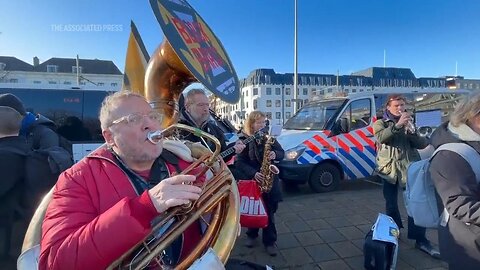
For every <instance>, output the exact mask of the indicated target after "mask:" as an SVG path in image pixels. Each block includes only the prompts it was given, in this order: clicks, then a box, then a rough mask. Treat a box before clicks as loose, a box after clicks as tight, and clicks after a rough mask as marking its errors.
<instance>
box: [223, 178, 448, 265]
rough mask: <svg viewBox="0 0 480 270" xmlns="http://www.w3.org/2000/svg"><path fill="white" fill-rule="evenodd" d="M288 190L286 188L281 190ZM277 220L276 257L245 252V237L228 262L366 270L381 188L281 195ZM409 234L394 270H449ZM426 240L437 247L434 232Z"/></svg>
mask: <svg viewBox="0 0 480 270" xmlns="http://www.w3.org/2000/svg"><path fill="white" fill-rule="evenodd" d="M284 189H286V188H284ZM284 194H285V198H284V201H283V202H281V203H280V206H279V210H278V212H277V214H276V216H275V218H276V225H277V232H278V242H277V246H278V250H279V254H278V255H277V256H276V257H270V256H269V255H268V254H267V253H266V252H265V249H264V247H263V245H262V243H261V238H260V237H259V238H258V239H257V240H258V243H257V244H258V245H257V246H256V247H254V248H247V247H245V246H244V243H245V240H246V236H245V233H244V231H245V230H243V231H242V235H241V236H240V237H239V238H238V239H237V242H236V243H235V248H234V249H233V251H232V254H231V258H236V259H242V260H247V261H250V262H255V263H258V264H261V265H270V266H272V267H273V268H274V269H282V270H283V269H325V270H329V269H332V270H343V269H355V270H356V269H359V270H360V269H364V267H363V252H362V249H363V241H364V237H365V234H366V233H367V232H368V231H369V230H370V228H371V226H372V224H373V223H374V222H375V220H376V218H377V215H378V213H380V212H384V209H385V201H384V199H383V195H382V189H381V186H378V185H375V184H372V183H369V182H366V181H362V180H359V181H354V182H345V183H342V185H341V187H340V189H339V190H338V191H335V192H330V193H313V192H312V191H310V189H309V188H308V186H301V187H299V188H298V189H295V190H294V191H288V190H286V191H285V192H284ZM401 197H402V196H399V206H400V211H401V213H402V217H403V218H404V219H405V221H404V224H407V222H406V217H407V215H406V211H405V207H404V206H403V200H402V198H401ZM406 234H407V230H406V229H402V231H401V234H400V246H399V257H398V262H397V269H398V270H407V269H432V270H433V269H448V267H447V264H446V263H444V262H442V261H441V260H436V259H433V258H431V257H430V256H428V255H427V254H425V253H423V252H421V251H419V250H417V249H415V248H414V244H415V242H414V241H412V240H409V239H407V236H406ZM427 237H428V239H430V240H431V241H432V243H435V244H437V243H438V240H437V232H436V231H435V230H427Z"/></svg>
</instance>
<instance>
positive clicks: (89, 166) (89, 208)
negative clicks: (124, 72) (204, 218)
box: [39, 91, 201, 269]
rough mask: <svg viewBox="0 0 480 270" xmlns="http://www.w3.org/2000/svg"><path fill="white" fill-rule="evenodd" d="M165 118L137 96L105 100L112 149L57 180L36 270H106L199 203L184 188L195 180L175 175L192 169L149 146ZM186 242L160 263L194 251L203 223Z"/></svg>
mask: <svg viewBox="0 0 480 270" xmlns="http://www.w3.org/2000/svg"><path fill="white" fill-rule="evenodd" d="M161 117H162V116H161V114H159V113H158V112H157V111H154V110H153V109H152V108H151V107H150V105H149V104H148V103H147V101H146V100H145V98H144V97H143V96H141V95H139V94H135V93H132V92H128V91H121V92H116V93H114V94H112V95H110V96H108V97H106V98H105V100H104V101H103V103H102V107H101V110H100V123H101V127H102V134H103V136H104V138H105V141H106V145H107V146H106V147H103V148H99V149H97V150H96V151H95V152H93V153H92V154H90V155H89V156H87V157H85V158H84V159H83V160H81V161H80V162H78V163H77V164H75V165H73V166H72V167H71V168H70V169H68V170H66V171H65V172H63V173H62V174H61V175H60V177H59V179H58V182H57V184H56V186H55V188H54V190H53V198H52V200H51V202H50V204H49V206H48V208H47V212H46V216H45V219H44V222H43V225H42V240H41V253H40V262H39V269H105V268H106V267H107V266H109V265H110V264H111V263H112V262H114V261H115V260H116V259H117V258H119V257H120V256H121V255H122V254H124V253H125V252H127V251H128V250H129V249H130V248H131V247H133V246H135V244H137V243H138V242H140V241H141V240H142V239H143V238H144V237H146V236H147V235H148V234H149V233H150V231H151V223H152V220H153V219H154V217H156V216H158V215H159V214H161V213H164V212H165V211H166V210H167V209H169V208H171V207H174V206H178V205H184V204H188V203H189V202H191V201H194V200H196V199H198V198H199V194H200V192H201V189H200V188H199V187H197V186H195V185H188V184H187V185H185V184H184V183H191V182H194V181H195V180H196V179H195V177H194V176H192V175H177V176H171V175H172V173H174V172H176V171H177V168H180V169H184V167H186V166H187V165H188V163H187V162H186V161H184V160H182V159H180V158H178V157H177V156H176V155H175V154H173V153H172V152H170V151H167V150H165V149H163V147H162V143H159V144H154V143H152V142H150V140H148V139H147V137H148V135H147V134H148V133H149V132H152V131H157V130H159V129H160V122H161V121H160V120H161ZM182 236H183V237H180V239H177V240H176V241H174V242H173V244H172V245H171V247H170V248H169V249H168V250H166V253H165V255H164V257H163V260H162V262H163V263H165V264H176V263H177V262H178V261H179V260H181V259H182V257H184V256H185V255H187V254H188V253H189V252H190V251H191V250H192V248H193V247H194V246H195V245H196V244H197V242H198V241H199V239H200V238H201V228H200V224H199V222H194V223H193V224H192V225H190V226H189V227H188V228H187V230H185V231H184V233H183V235H182ZM133 254H135V253H133ZM152 263H153V262H152Z"/></svg>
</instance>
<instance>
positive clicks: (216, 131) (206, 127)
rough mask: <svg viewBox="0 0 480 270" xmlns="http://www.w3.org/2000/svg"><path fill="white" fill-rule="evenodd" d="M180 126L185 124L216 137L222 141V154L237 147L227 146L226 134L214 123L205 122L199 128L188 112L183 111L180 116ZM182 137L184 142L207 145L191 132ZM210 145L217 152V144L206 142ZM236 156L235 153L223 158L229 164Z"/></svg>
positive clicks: (232, 144) (184, 133) (183, 133)
mask: <svg viewBox="0 0 480 270" xmlns="http://www.w3.org/2000/svg"><path fill="white" fill-rule="evenodd" d="M178 123H179V124H184V125H187V126H191V127H196V128H199V129H201V130H203V131H205V132H207V133H208V134H211V135H213V136H215V137H216V138H217V139H218V140H219V141H220V146H221V150H220V152H223V151H225V150H227V149H228V148H230V147H233V146H234V145H235V143H231V144H229V145H227V143H226V142H225V134H224V132H223V131H222V129H221V128H220V127H218V126H217V125H216V124H215V122H214V121H208V120H207V121H205V122H204V123H203V124H202V125H201V126H197V124H195V121H193V119H192V118H191V117H190V115H189V114H188V113H187V111H185V110H182V113H181V116H180V120H179V121H178ZM181 136H182V139H184V140H188V141H191V142H201V143H202V144H203V145H205V143H204V142H203V140H201V138H200V137H198V136H196V135H195V134H193V133H189V132H182V133H181ZM205 141H206V142H207V144H208V147H209V148H210V149H211V150H212V151H214V150H215V144H213V142H212V141H209V140H205ZM234 155H235V153H232V154H230V155H228V156H225V157H224V158H223V160H224V161H225V162H227V161H228V160H230V159H231V158H232V157H233V156H234Z"/></svg>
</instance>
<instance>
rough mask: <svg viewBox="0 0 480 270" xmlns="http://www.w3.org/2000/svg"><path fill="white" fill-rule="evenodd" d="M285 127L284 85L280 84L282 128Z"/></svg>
mask: <svg viewBox="0 0 480 270" xmlns="http://www.w3.org/2000/svg"><path fill="white" fill-rule="evenodd" d="M283 125H285V85H284V84H282V126H283Z"/></svg>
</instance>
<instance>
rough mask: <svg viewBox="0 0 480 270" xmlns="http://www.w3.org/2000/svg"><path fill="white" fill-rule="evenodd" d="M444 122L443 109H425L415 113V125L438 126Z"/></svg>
mask: <svg viewBox="0 0 480 270" xmlns="http://www.w3.org/2000/svg"><path fill="white" fill-rule="evenodd" d="M441 124H442V111H441V110H434V111H424V112H416V113H415V125H416V126H417V128H418V127H438V126H440V125H441Z"/></svg>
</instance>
